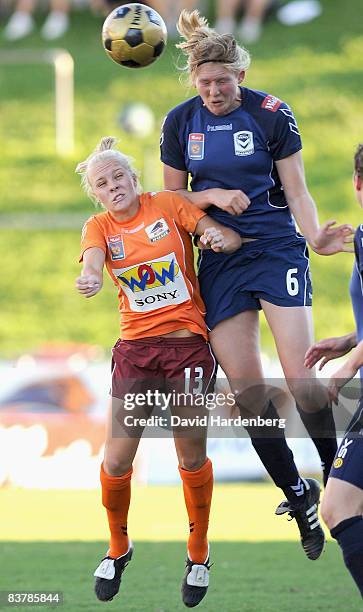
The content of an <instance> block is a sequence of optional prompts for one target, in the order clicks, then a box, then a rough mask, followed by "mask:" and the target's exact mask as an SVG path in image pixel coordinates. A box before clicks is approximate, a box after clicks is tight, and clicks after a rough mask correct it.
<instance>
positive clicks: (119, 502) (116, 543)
mask: <svg viewBox="0 0 363 612" xmlns="http://www.w3.org/2000/svg"><path fill="white" fill-rule="evenodd" d="M131 476H132V468H131V470H129V471H128V472H127V473H126V474H124V475H123V476H109V475H108V474H106V472H105V471H104V469H103V464H102V465H101V485H102V504H103V505H104V507H105V508H106V510H107V518H108V524H109V527H110V532H111V540H110V550H109V553H108V555H109V556H110V557H113V558H114V559H116V558H117V557H120V556H121V555H124V554H125V553H127V551H128V548H129V538H128V535H127V515H128V512H129V506H130V498H131Z"/></svg>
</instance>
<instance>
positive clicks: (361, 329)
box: [350, 225, 363, 379]
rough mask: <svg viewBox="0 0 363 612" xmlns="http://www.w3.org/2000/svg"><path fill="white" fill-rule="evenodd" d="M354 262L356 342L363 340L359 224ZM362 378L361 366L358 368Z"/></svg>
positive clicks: (362, 236) (361, 231)
mask: <svg viewBox="0 0 363 612" xmlns="http://www.w3.org/2000/svg"><path fill="white" fill-rule="evenodd" d="M354 252H355V262H354V266H353V272H352V278H351V281H350V297H351V300H352V306H353V312H354V318H355V324H356V328H357V343H358V342H360V341H361V340H363V225H359V226H358V227H357V230H356V232H355V236H354ZM360 376H361V378H362V379H363V367H362V368H360Z"/></svg>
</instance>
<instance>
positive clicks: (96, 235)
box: [79, 215, 107, 262]
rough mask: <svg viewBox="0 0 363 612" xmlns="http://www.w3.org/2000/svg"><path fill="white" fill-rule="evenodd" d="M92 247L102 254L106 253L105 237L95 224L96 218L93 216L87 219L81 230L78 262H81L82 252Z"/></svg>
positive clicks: (96, 223) (97, 224)
mask: <svg viewBox="0 0 363 612" xmlns="http://www.w3.org/2000/svg"><path fill="white" fill-rule="evenodd" d="M92 247H98V248H100V249H102V250H103V251H104V253H106V252H107V245H106V240H105V236H104V233H103V230H102V228H101V227H100V225H99V223H98V222H97V218H96V216H95V215H93V216H92V217H90V218H89V219H87V221H86V223H85V224H84V226H83V228H82V235H81V252H80V256H79V262H82V261H83V255H84V252H85V251H86V250H87V249H90V248H92Z"/></svg>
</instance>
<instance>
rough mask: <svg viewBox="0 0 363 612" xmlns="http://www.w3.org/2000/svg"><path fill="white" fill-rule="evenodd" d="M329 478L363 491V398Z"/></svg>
mask: <svg viewBox="0 0 363 612" xmlns="http://www.w3.org/2000/svg"><path fill="white" fill-rule="evenodd" d="M329 476H332V477H333V478H339V479H340V480H344V481H345V482H349V483H350V484H352V485H355V486H356V487H359V488H360V489H363V398H362V399H361V400H360V402H359V405H358V409H357V411H356V412H355V414H354V416H353V418H352V420H351V422H350V424H349V426H348V428H347V431H346V432H345V434H344V437H343V440H342V442H341V444H340V446H339V448H338V450H337V454H336V455H335V459H334V462H333V465H332V468H331V470H330V474H329Z"/></svg>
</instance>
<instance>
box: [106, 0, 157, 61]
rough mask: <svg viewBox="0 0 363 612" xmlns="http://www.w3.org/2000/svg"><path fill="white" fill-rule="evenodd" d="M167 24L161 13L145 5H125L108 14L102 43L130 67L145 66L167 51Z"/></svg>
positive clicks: (111, 54) (112, 56) (112, 54)
mask: <svg viewBox="0 0 363 612" xmlns="http://www.w3.org/2000/svg"><path fill="white" fill-rule="evenodd" d="M166 39H167V30H166V25H165V23H164V21H163V19H162V18H161V17H160V15H159V13H157V12H156V11H154V9H152V8H150V7H149V6H145V4H139V3H133V4H124V5H122V6H119V7H118V8H116V9H115V10H113V11H112V13H110V14H109V15H108V17H106V19H105V22H104V24H103V28H102V43H103V46H104V48H105V51H106V53H107V55H108V56H109V57H110V58H111V59H112V60H113V61H114V62H116V63H117V64H119V65H121V66H126V68H143V67H144V66H148V65H149V64H152V63H153V62H155V60H156V59H157V58H158V57H160V55H161V54H162V52H163V51H164V48H165V45H166Z"/></svg>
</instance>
